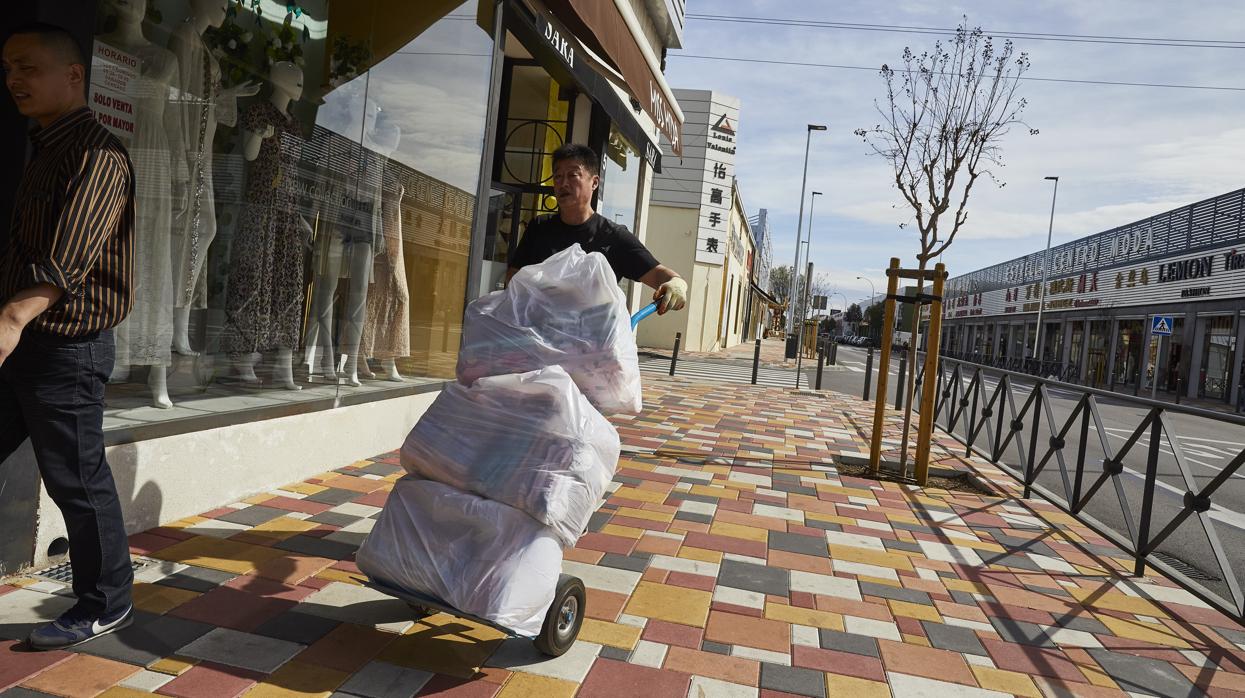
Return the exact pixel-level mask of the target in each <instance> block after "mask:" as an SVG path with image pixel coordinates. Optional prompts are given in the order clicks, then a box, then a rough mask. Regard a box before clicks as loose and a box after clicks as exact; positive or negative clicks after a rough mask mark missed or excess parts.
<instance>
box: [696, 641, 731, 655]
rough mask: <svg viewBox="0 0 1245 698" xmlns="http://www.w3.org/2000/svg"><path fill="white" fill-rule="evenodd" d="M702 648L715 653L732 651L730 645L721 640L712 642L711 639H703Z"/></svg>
mask: <svg viewBox="0 0 1245 698" xmlns="http://www.w3.org/2000/svg"><path fill="white" fill-rule="evenodd" d="M700 649H702V650H704V651H705V652H712V653H714V654H730V653H731V646H730V645H724V644H722V643H721V642H712V641H710V640H703V641H701V643H700Z"/></svg>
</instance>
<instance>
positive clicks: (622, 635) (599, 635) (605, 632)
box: [579, 618, 641, 650]
mask: <svg viewBox="0 0 1245 698" xmlns="http://www.w3.org/2000/svg"><path fill="white" fill-rule="evenodd" d="M640 633H641V630H640V628H637V627H635V626H632V625H623V624H621V623H609V622H606V621H603V620H597V619H595V618H585V619H584V624H583V627H581V628H580V629H579V638H580V639H581V640H587V641H588V642H595V643H597V644H598V645H609V646H610V647H619V648H621V649H625V650H632V649H635V645H636V643H637V642H639V641H640Z"/></svg>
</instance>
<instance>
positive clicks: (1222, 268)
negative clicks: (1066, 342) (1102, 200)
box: [944, 189, 1245, 318]
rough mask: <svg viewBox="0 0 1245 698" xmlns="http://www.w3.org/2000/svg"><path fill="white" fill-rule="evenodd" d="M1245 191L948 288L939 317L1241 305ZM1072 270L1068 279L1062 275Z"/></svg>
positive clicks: (981, 273)
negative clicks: (1047, 266)
mask: <svg viewBox="0 0 1245 698" xmlns="http://www.w3.org/2000/svg"><path fill="white" fill-rule="evenodd" d="M1243 213H1245V189H1241V190H1237V191H1234V192H1229V193H1227V194H1223V195H1221V196H1218V197H1215V198H1214V199H1208V200H1206V201H1201V202H1198V203H1196V204H1192V205H1190V206H1185V207H1182V208H1180V209H1176V210H1174V211H1169V212H1167V213H1163V214H1160V215H1158V216H1153V217H1151V218H1148V219H1145V220H1142V221H1138V222H1136V223H1132V224H1129V225H1127V226H1122V227H1121V228H1117V229H1114V230H1110V231H1107V232H1105V233H1099V234H1097V235H1092V236H1090V237H1088V238H1085V239H1083V240H1077V241H1074V242H1070V243H1066V244H1064V245H1060V246H1059V247H1057V248H1052V250H1051V260H1052V262H1051V272H1052V273H1051V276H1050V278H1049V280H1048V281H1047V285H1046V288H1045V293H1043V288H1042V279H1041V275H1042V264H1041V260H1042V257H1043V253H1042V252H1036V253H1034V254H1031V255H1027V256H1026V257H1023V258H1021V259H1017V260H1013V261H1011V262H1004V263H1003V264H997V265H994V266H992V267H987V268H985V269H981V270H979V271H975V272H972V273H970V274H965V275H963V276H958V277H956V278H954V279H951V280H950V281H949V282H948V292H947V294H946V297H947V303H946V304H945V306H944V312H945V317H947V318H960V317H972V316H1006V315H1013V314H1026V313H1036V312H1038V309H1039V303H1041V302H1042V299H1043V298H1044V299H1045V305H1044V310H1045V311H1063V310H1075V309H1081V308H1091V307H1096V306H1100V307H1103V308H1110V307H1135V306H1143V305H1150V304H1158V303H1171V302H1180V301H1181V300H1187V299H1195V298H1208V297H1209V298H1241V297H1245V225H1243V224H1242V220H1245V216H1243V215H1242V214H1243ZM1070 268H1071V269H1074V270H1075V271H1072V273H1069V272H1068V270H1069V269H1070Z"/></svg>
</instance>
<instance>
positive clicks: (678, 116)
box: [0, 0, 725, 572]
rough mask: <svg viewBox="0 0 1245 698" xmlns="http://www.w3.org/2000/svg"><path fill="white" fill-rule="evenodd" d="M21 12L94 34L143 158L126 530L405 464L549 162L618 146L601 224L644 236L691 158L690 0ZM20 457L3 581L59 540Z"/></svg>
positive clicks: (117, 383) (238, 1)
mask: <svg viewBox="0 0 1245 698" xmlns="http://www.w3.org/2000/svg"><path fill="white" fill-rule="evenodd" d="M9 9H10V11H9V12H7V13H6V16H5V17H4V18H3V19H2V20H0V24H3V25H5V26H0V29H3V30H5V31H4V32H3V33H4V34H6V35H7V30H8V29H11V28H13V27H15V26H18V25H20V24H24V23H27V22H31V21H46V22H51V23H54V24H61V25H64V26H66V28H67V29H69V30H70V31H71V32H72V33H74V34H75V35H76V37H77V38H78V39H79V41H80V43H81V44H82V46H83V47H84V49H85V51H86V54H87V55H88V56H89V57H90V64H91V65H90V66H89V74H90V78H89V82H90V94H89V99H88V101H89V104H90V106H91V108H92V109H93V110H94V111H95V114H96V117H97V119H98V120H99V121H100V122H101V123H103V124H104V125H105V126H106V127H107V128H109V129H110V130H112V131H113V132H114V133H115V134H116V135H117V136H118V137H119V138H120V139H121V140H122V141H123V143H124V144H125V145H126V146H127V148H128V149H129V151H130V155H131V160H132V161H133V163H134V168H135V175H136V180H137V223H136V286H137V288H136V296H137V298H138V302H137V303H136V307H135V310H134V312H133V313H132V314H131V315H130V317H129V318H128V319H127V320H126V322H125V323H124V324H123V325H122V326H120V327H118V328H117V330H116V335H117V342H118V361H117V365H116V366H115V367H114V373H113V382H112V383H111V384H110V385H109V387H108V390H107V394H106V406H107V416H106V423H105V430H106V440H107V444H108V456H109V459H110V461H111V463H112V464H113V468H114V471H115V475H116V479H117V482H118V487H119V490H120V494H121V497H122V500H123V506H124V508H125V512H126V520H127V525H128V526H129V527H130V528H131V529H132V530H138V529H145V528H149V527H152V526H156V525H160V524H163V523H166V522H168V521H172V520H175V519H178V518H181V517H184V516H187V515H190V514H193V513H195V512H198V511H203V510H204V509H205V508H210V507H212V506H217V505H219V504H223V503H225V502H229V501H234V500H237V499H240V498H242V497H246V496H249V495H251V494H255V493H257V492H262V491H266V490H269V489H273V488H274V487H276V486H279V485H281V484H283V483H286V482H291V481H298V480H301V479H304V478H305V477H308V476H310V475H313V474H315V473H316V472H321V471H323V470H326V469H329V468H331V467H336V466H337V465H340V464H341V463H344V462H350V461H352V460H357V459H359V458H363V457H366V456H369V455H374V454H376V453H380V452H383V451H386V450H389V449H392V448H394V447H395V446H397V445H398V444H399V443H401V440H402V438H403V436H404V435H405V433H406V432H407V431H408V430H409V429H410V427H411V426H412V425H413V424H414V422H415V421H416V420H417V419H418V417H419V415H420V414H422V411H423V410H424V409H425V408H426V407H427V405H428V404H430V402H431V401H432V399H433V397H435V394H436V391H438V390H439V389H440V387H441V386H442V385H443V383H444V381H445V380H447V379H452V378H453V376H454V367H455V363H456V361H457V351H458V345H459V341H460V337H461V333H462V318H463V310H464V307H465V305H466V303H468V302H470V301H471V300H472V299H474V298H476V297H478V296H479V295H481V294H484V293H488V292H490V291H492V290H494V289H496V288H497V287H498V284H499V282H500V281H501V279H502V278H503V275H504V272H505V268H506V266H507V263H508V261H509V259H510V255H511V254H512V251H513V249H514V246H515V244H516V243H517V242H518V240H519V238H520V237H521V236H522V234H523V229H524V225H525V223H526V222H527V221H528V220H530V219H531V218H532V217H534V216H536V215H539V214H541V213H547V212H553V211H555V210H556V202H555V201H554V198H553V196H552V193H553V189H552V181H551V180H552V162H551V157H550V155H551V153H552V151H553V150H554V149H556V148H557V147H558V146H559V145H562V144H563V143H566V142H580V143H586V144H588V145H590V146H592V147H593V148H594V149H595V150H596V151H597V152H598V153H600V154H601V155H602V164H601V167H602V183H601V187H600V190H599V192H598V194H597V200H596V202H595V205H596V207H597V210H598V211H600V212H601V214H602V215H604V216H606V217H607V218H610V219H611V220H614V221H616V222H619V223H622V224H625V225H627V226H628V227H630V228H631V229H632V230H634V231H636V233H637V234H638V235H639V236H640V237H641V238H642V239H643V238H644V237H646V235H647V230H648V228H649V226H648V215H649V214H648V212H649V192H650V188H651V182H652V178H653V175H654V174H655V173H657V172H659V171H660V170H661V168H662V164H663V152H662V149H661V148H659V147H658V145H657V144H658V143H659V142H665V143H667V144H668V146H667V148H666V150H667V152H668V153H670V155H672V156H675V157H676V158H677V156H678V155H679V154H680V153H681V152H682V151H683V148H682V140H683V134H682V121H683V117H682V113H681V111H680V108H679V105H678V102H677V100H676V99H675V97H674V94H673V92H672V91H671V90H670V88H669V87H668V86H667V84H666V82H665V79H664V77H663V76H662V62H663V58H664V56H665V53H666V51H667V50H669V49H674V48H678V47H679V46H680V44H681V41H682V31H683V17H684V2H683V0H603V1H602V2H596V3H580V2H571V1H570V0H469V1H464V0H427V1H422V2H406V1H403V0H349V1H347V0H303V1H302V2H298V3H276V2H272V1H271V0H148V1H147V2H142V3H114V2H112V0H35V1H34V2H30V3H21V4H20V5H18V6H14V7H13V8H9ZM0 121H2V122H3V124H2V127H0V133H3V134H4V135H3V136H0V150H2V151H3V156H4V157H3V158H0V163H3V164H2V165H0V178H3V181H2V182H0V215H3V216H6V217H7V216H9V215H10V210H11V206H12V196H13V193H14V191H15V189H16V182H17V181H18V179H19V178H20V175H21V170H22V167H23V163H24V161H25V158H26V141H25V133H26V131H27V130H28V124H27V122H26V120H25V119H24V118H22V117H21V116H20V115H19V114H17V113H16V111H15V109H14V107H13V105H12V103H11V102H10V101H8V100H4V102H3V104H0ZM6 237H7V233H6V232H4V231H2V230H0V245H2V244H6V239H5V238H6ZM724 247H725V245H724ZM675 268H676V269H679V267H678V266H677V265H675ZM687 269H689V270H690V266H689V267H687ZM632 295H633V302H634V303H636V304H637V305H638V304H639V303H640V302H641V300H642V295H643V294H642V292H641V291H639V290H638V289H637V290H635V292H634V293H633V294H632ZM12 460H17V461H21V462H19V463H16V464H13V463H10V464H7V465H5V466H3V467H0V493H2V494H0V530H4V531H5V532H6V536H4V537H3V539H4V540H2V541H0V572H4V571H8V570H11V569H13V568H15V567H19V566H21V565H25V564H29V563H30V562H32V561H38V560H40V559H41V558H42V557H43V556H44V554H45V553H46V551H47V550H48V548H49V546H50V544H51V542H52V541H53V540H55V539H56V538H59V537H60V536H62V535H63V528H62V527H61V523H60V519H59V516H57V515H55V514H52V515H48V516H42V515H40V512H44V513H46V512H54V507H51V505H50V503H49V502H48V501H47V499H46V496H43V495H41V494H40V492H41V490H40V486H39V483H38V480H37V477H36V476H35V475H34V473H35V472H36V470H35V468H34V466H33V463H32V462H31V455H30V453H29V450H25V451H21V452H19V453H18V454H17V455H15V456H14V457H13V459H12ZM10 532H12V535H8V534H9V533H10ZM52 547H55V546H52Z"/></svg>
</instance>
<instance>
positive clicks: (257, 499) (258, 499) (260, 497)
mask: <svg viewBox="0 0 1245 698" xmlns="http://www.w3.org/2000/svg"><path fill="white" fill-rule="evenodd" d="M269 499H272V495H270V494H268V493H267V492H265V493H264V494H257V495H255V496H253V497H247V498H246V499H244V500H242V502H243V503H245V504H263V503H264V502H266V501H268V500H269Z"/></svg>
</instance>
